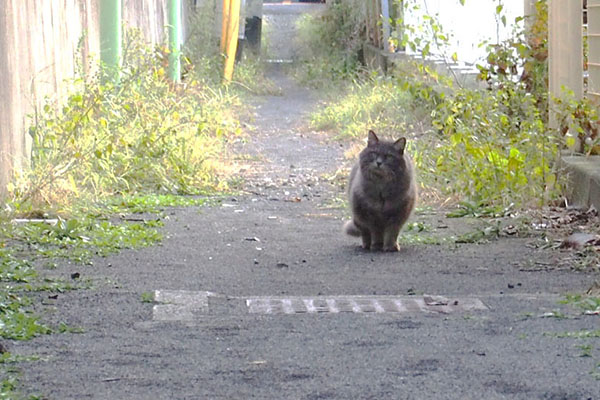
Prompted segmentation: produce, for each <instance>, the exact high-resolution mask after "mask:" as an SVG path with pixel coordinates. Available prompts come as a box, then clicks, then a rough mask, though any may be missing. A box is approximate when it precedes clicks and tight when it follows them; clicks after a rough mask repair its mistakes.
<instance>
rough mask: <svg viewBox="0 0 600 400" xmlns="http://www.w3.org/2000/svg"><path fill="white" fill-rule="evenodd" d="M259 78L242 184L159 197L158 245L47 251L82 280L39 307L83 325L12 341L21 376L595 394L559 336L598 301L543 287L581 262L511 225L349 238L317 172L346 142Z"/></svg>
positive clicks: (127, 383) (215, 390)
mask: <svg viewBox="0 0 600 400" xmlns="http://www.w3.org/2000/svg"><path fill="white" fill-rule="evenodd" d="M273 79H274V80H275V81H276V83H277V84H278V85H280V86H281V88H282V93H283V94H282V95H281V96H279V95H277V96H275V95H274V96H263V97H258V98H256V99H255V103H254V106H255V107H256V109H255V116H254V118H253V119H251V120H249V121H248V124H249V125H248V126H252V127H253V129H249V131H248V140H246V141H244V142H240V143H238V144H236V146H235V151H236V152H238V153H239V154H240V155H248V154H249V155H250V156H249V157H240V159H243V160H245V161H244V163H245V164H244V165H241V166H240V174H241V175H244V176H245V179H246V186H245V190H244V191H243V192H242V193H240V194H239V195H236V196H231V197H228V198H226V199H224V200H223V201H222V202H220V203H217V204H215V205H210V206H203V207H190V208H173V209H168V210H166V212H167V214H168V215H169V218H168V220H167V221H166V225H165V227H164V233H165V235H166V239H165V240H164V242H163V243H162V244H161V245H159V246H155V247H151V248H147V249H142V250H130V251H124V252H122V253H120V254H118V255H115V256H110V257H106V258H99V259H97V260H95V262H94V266H93V267H81V266H76V265H69V264H65V265H59V266H58V268H57V270H56V273H58V274H61V273H62V274H65V276H69V274H70V273H73V272H80V273H81V275H82V278H90V279H92V280H93V281H94V282H96V283H97V284H96V285H94V287H93V288H92V289H89V290H78V291H71V292H66V293H61V294H59V296H58V298H56V299H53V300H52V302H50V304H49V302H48V301H47V299H45V300H46V301H44V305H42V304H41V302H42V300H43V299H40V304H39V305H38V307H39V308H42V309H43V310H45V311H44V315H45V317H44V319H45V320H47V321H49V322H55V323H56V322H59V321H63V322H66V323H67V324H68V325H69V326H79V327H82V328H83V333H79V334H76V333H67V334H54V335H48V336H42V337H38V338H36V339H34V340H32V341H29V342H21V343H13V344H11V351H12V352H13V353H15V354H19V355H34V354H35V355H38V356H40V357H41V360H40V361H35V362H28V363H21V364H20V365H19V367H20V368H21V369H22V370H23V374H22V377H21V382H22V383H23V385H24V387H26V388H28V390H29V389H30V390H31V391H32V393H38V394H40V395H41V396H42V398H48V399H140V400H141V399H278V400H279V399H527V400H529V399H554V400H558V399H600V380H599V379H600V378H599V377H598V375H599V374H600V367H598V363H600V343H599V340H600V339H598V338H589V339H574V338H565V337H561V336H564V334H567V333H571V334H576V333H577V332H581V331H582V330H590V331H591V330H597V329H598V328H599V326H600V323H599V319H598V316H591V315H590V316H587V315H582V314H581V312H579V311H578V310H576V309H574V308H573V307H571V306H569V305H563V304H560V303H559V300H560V299H562V298H563V297H564V295H565V293H582V292H583V291H585V290H586V289H587V288H588V287H589V286H590V285H591V283H592V282H593V281H594V280H596V279H598V275H597V274H595V275H594V274H593V273H585V272H575V271H572V270H569V269H564V268H554V267H553V266H554V263H555V260H556V257H557V254H556V251H551V250H539V249H536V248H535V246H532V245H531V244H532V243H531V242H532V240H533V239H527V238H525V239H523V238H509V237H501V238H498V239H493V240H490V241H489V242H487V243H482V244H460V245H454V244H453V245H450V244H442V245H426V244H406V245H403V246H402V249H401V251H400V252H399V253H395V254H389V253H379V252H367V251H363V250H361V249H360V247H359V243H358V241H357V240H356V239H355V238H350V237H346V236H344V235H343V234H342V232H341V229H342V224H343V219H344V218H345V217H347V215H348V211H347V210H346V209H344V208H343V207H339V204H340V202H339V199H340V198H342V197H343V192H342V189H341V188H340V187H339V186H337V185H332V184H331V182H330V179H329V178H328V177H330V176H332V175H333V174H335V172H336V171H337V170H338V168H340V166H341V165H344V156H343V153H344V150H346V147H345V145H341V144H339V143H338V142H336V141H333V140H330V139H329V138H328V137H327V136H325V135H322V134H321V135H319V134H316V133H314V132H312V131H311V130H310V129H309V128H307V117H308V114H309V112H310V111H311V110H314V109H315V107H317V106H318V102H317V100H318V98H317V97H316V95H315V94H314V93H313V92H311V91H309V90H308V89H305V88H301V87H298V86H297V85H296V84H295V83H294V82H293V81H292V80H290V79H289V78H287V77H286V76H285V75H284V74H283V73H281V71H276V70H275V71H274V73H273ZM421 218H428V220H429V221H430V222H431V223H432V224H433V225H434V226H439V227H442V226H443V227H445V226H450V229H457V230H460V229H463V228H464V229H468V228H465V227H464V226H462V225H464V224H467V222H466V221H464V222H463V221H458V222H456V221H448V220H447V219H446V218H445V216H444V213H443V212H439V213H436V212H431V213H430V214H428V215H415V216H413V219H414V220H419V219H421ZM452 224H454V225H452ZM440 229H442V228H440ZM443 229H448V228H443ZM143 293H153V294H154V299H155V301H154V302H143V301H142V294H143ZM436 296H443V297H436ZM469 304H471V305H473V304H480V305H483V307H470V306H469ZM253 305H254V306H253ZM586 346H587V347H586Z"/></svg>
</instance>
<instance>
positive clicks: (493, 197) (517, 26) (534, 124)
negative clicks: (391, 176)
mask: <svg viewBox="0 0 600 400" xmlns="http://www.w3.org/2000/svg"><path fill="white" fill-rule="evenodd" d="M401 3H402V5H401V6H403V7H405V10H407V11H411V10H414V9H415V8H416V7H418V6H417V3H416V2H414V1H404V2H401ZM536 7H537V15H536V17H535V18H533V19H532V20H531V21H528V23H527V24H524V20H523V18H518V19H517V20H516V21H515V22H514V24H513V25H512V26H513V34H512V36H511V37H510V38H509V39H508V40H506V41H504V42H502V43H499V44H488V45H487V52H488V56H487V58H486V59H485V62H483V63H482V64H481V65H478V74H479V76H478V79H479V82H481V86H486V89H482V88H469V87H463V86H462V85H461V84H458V82H457V81H455V80H454V79H453V77H452V75H451V74H446V73H445V72H444V68H441V69H440V68H439V66H438V65H436V64H434V63H428V62H417V61H407V62H402V63H398V64H397V68H396V69H395V70H392V71H390V73H389V74H388V76H387V77H381V76H377V75H373V74H364V73H363V74H360V73H358V72H357V71H355V74H354V75H352V74H350V76H352V80H351V81H350V82H349V87H348V89H347V91H346V93H345V94H344V96H340V95H339V93H337V94H336V99H335V100H334V101H331V102H330V103H329V104H328V105H327V107H325V108H323V109H321V110H320V111H319V112H317V113H315V114H314V115H313V117H312V122H313V126H314V127H315V128H317V129H327V130H331V131H334V132H335V133H336V134H337V135H338V136H340V137H350V138H355V139H360V140H362V139H364V135H365V132H366V131H367V129H368V128H373V129H375V130H376V131H378V132H379V131H381V132H382V133H383V134H384V135H387V136H408V137H409V139H412V140H410V141H409V143H412V148H411V152H412V154H414V156H415V160H416V162H417V164H418V170H419V174H420V176H419V180H420V182H421V183H422V185H423V186H425V187H427V188H428V189H431V188H432V187H434V188H436V189H437V192H438V195H437V196H436V198H438V199H439V200H444V201H448V200H451V202H459V201H461V200H468V201H469V202H470V203H472V204H479V205H480V206H481V207H490V206H492V207H496V208H498V209H503V208H506V207H507V206H510V205H512V206H514V207H530V206H542V205H546V204H549V203H552V202H554V201H557V200H559V198H560V196H561V193H562V189H563V188H562V176H561V171H560V170H559V168H558V166H557V160H558V152H559V150H560V149H561V148H562V147H563V146H564V145H565V139H564V138H563V135H564V133H565V132H566V131H575V132H579V133H580V135H581V136H582V138H583V139H584V142H585V138H586V137H590V134H589V130H590V129H591V128H593V125H594V122H593V121H595V114H594V110H593V107H591V106H590V105H589V104H588V105H586V104H585V102H575V101H572V102H566V101H563V103H560V104H559V106H560V107H562V108H561V115H562V116H563V117H562V118H561V121H562V124H561V127H560V129H559V130H558V131H555V130H552V129H550V128H549V124H548V107H549V104H552V106H553V107H554V104H555V103H553V102H552V100H550V99H548V95H547V93H548V84H547V79H548V78H547V60H546V58H547V6H546V2H545V1H544V0H540V1H538V2H537V3H536ZM353 10H354V11H355V12H358V13H360V12H363V10H361V9H360V7H354V9H353ZM329 12H330V13H331V14H332V15H330V16H328V17H326V18H324V19H323V20H322V21H321V22H320V23H321V24H323V25H328V24H329V23H330V21H338V20H344V21H354V20H357V19H358V18H359V17H358V16H357V15H353V16H350V17H349V16H347V15H346V12H347V11H346V10H341V9H338V8H336V7H333V8H331V9H330V11H329ZM495 12H496V21H497V23H498V24H500V25H502V26H508V21H507V20H506V17H505V16H504V14H503V7H502V5H501V3H499V5H498V7H496V9H495ZM317 22H318V21H317ZM396 22H397V24H396V25H398V26H403V27H404V29H403V31H402V32H399V33H398V34H396V35H393V37H396V38H399V39H398V41H397V42H396V43H395V46H396V47H399V48H409V49H411V50H413V51H415V52H419V53H420V55H421V58H422V59H425V60H427V59H428V57H429V56H430V55H431V53H432V52H434V50H435V51H436V54H442V55H444V57H445V59H446V60H447V63H452V62H453V61H454V60H456V58H457V55H456V54H446V53H447V50H446V46H447V41H448V35H447V34H445V33H444V31H443V27H441V26H440V25H439V23H437V21H436V19H435V17H432V16H427V17H426V20H424V21H421V22H422V23H421V24H420V25H418V26H410V25H407V24H406V23H404V21H402V20H399V21H396ZM340 26H342V28H343V27H344V25H343V24H340ZM327 29H328V28H313V30H312V31H311V32H310V34H311V35H313V36H312V41H313V42H316V43H328V42H327V39H326V38H324V37H323V36H320V35H322V32H327ZM341 30H342V31H343V29H341ZM356 31H358V32H359V33H361V32H362V31H361V29H360V24H359V23H357V24H354V25H353V26H352V28H347V29H346V30H345V31H343V33H344V35H345V36H348V37H354V36H353V35H355V32H356ZM362 33H363V34H364V32H362ZM363 39H366V38H365V37H363ZM484 45H485V44H484ZM338 46H339V45H338ZM346 50H347V51H350V52H353V51H355V49H353V47H352V46H347V47H346ZM320 54H321V57H323V58H327V57H328V56H327V52H326V51H322V52H321V53H320ZM336 59H337V58H336V57H335V56H334V57H332V58H331V60H333V61H335V60H336ZM320 65H327V63H325V62H321V63H320ZM338 76H339V77H340V78H344V77H345V76H348V74H345V73H344V74H339V75H338ZM356 77H359V78H356ZM560 107H559V108H560ZM586 132H587V133H586ZM585 135H587V136H585ZM588 142H589V140H588ZM592 145H593V143H592Z"/></svg>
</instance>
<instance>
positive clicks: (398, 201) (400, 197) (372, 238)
mask: <svg viewBox="0 0 600 400" xmlns="http://www.w3.org/2000/svg"><path fill="white" fill-rule="evenodd" d="M405 146H406V138H400V139H398V140H396V141H395V142H387V141H383V140H381V141H380V140H379V139H378V138H377V135H375V132H373V131H369V140H368V144H367V147H365V148H364V149H363V151H361V153H360V155H359V160H358V163H356V164H355V165H354V167H353V168H352V172H351V173H350V183H349V185H348V197H349V200H350V207H351V209H352V221H349V222H347V223H346V224H345V225H344V230H345V231H346V233H347V234H348V235H351V236H357V237H358V236H360V237H362V245H363V248H365V249H371V250H383V251H398V250H399V248H398V243H397V239H398V233H399V232H400V228H402V226H403V225H404V223H405V222H406V220H407V219H408V217H409V216H410V213H411V212H412V210H413V208H414V207H415V202H416V200H417V185H416V183H415V177H414V167H413V163H412V160H411V159H410V157H409V156H408V155H407V154H405V153H404V148H405Z"/></svg>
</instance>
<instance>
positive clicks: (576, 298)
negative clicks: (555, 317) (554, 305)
mask: <svg viewBox="0 0 600 400" xmlns="http://www.w3.org/2000/svg"><path fill="white" fill-rule="evenodd" d="M559 303H560V304H569V305H572V306H574V307H576V308H578V309H579V310H581V312H582V313H585V312H597V311H599V310H600V297H594V296H586V295H581V294H567V295H566V296H565V298H564V299H563V300H561V301H559Z"/></svg>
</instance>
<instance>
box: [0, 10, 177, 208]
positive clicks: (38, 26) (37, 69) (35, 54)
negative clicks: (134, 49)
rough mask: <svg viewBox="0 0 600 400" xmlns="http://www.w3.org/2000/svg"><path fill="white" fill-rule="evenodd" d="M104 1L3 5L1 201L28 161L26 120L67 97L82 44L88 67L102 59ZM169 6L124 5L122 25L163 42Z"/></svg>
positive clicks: (0, 36)
mask: <svg viewBox="0 0 600 400" xmlns="http://www.w3.org/2000/svg"><path fill="white" fill-rule="evenodd" d="M100 1H101V0H0V197H1V196H2V195H4V194H5V193H6V185H7V184H8V182H9V179H10V177H11V171H13V168H14V169H15V170H17V171H18V170H19V169H21V168H22V167H23V166H24V165H26V164H27V162H28V157H29V154H30V150H31V140H30V139H31V138H30V137H29V135H28V134H27V128H28V126H29V122H28V118H27V115H28V114H32V113H33V112H34V110H35V107H36V106H38V105H39V104H40V103H41V102H42V101H43V99H44V97H46V96H50V97H52V98H57V99H60V98H61V96H63V95H64V94H65V90H66V86H65V85H64V84H63V81H64V80H65V79H67V78H69V77H72V76H73V74H74V70H75V65H76V60H77V57H79V54H80V52H79V49H78V44H79V43H80V41H81V53H82V54H83V56H84V58H85V59H86V61H85V63H84V65H86V64H89V62H90V61H92V60H94V59H97V58H98V56H99V52H100V49H99V18H98V15H99V4H100ZM166 4H167V0H123V20H124V21H125V22H126V24H127V25H129V26H131V27H136V28H139V29H140V30H141V31H142V32H143V33H144V35H145V37H146V39H147V40H148V41H149V42H153V43H156V42H160V41H162V40H163V38H164V34H165V29H164V26H165V24H166V18H167V12H166ZM185 4H187V0H186V1H185ZM186 8H187V7H186ZM84 34H85V36H84ZM82 37H83V40H82Z"/></svg>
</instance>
